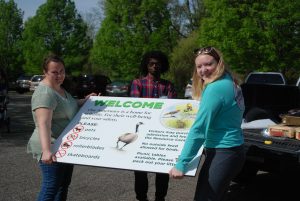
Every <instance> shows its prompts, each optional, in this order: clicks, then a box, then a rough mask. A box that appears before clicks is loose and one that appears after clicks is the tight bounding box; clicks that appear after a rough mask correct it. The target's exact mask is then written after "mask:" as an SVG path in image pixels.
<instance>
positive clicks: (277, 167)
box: [236, 84, 300, 182]
mask: <svg viewBox="0 0 300 201" xmlns="http://www.w3.org/2000/svg"><path fill="white" fill-rule="evenodd" d="M241 88H242V91H243V95H244V99H245V106H246V108H245V113H244V120H245V121H246V122H251V121H253V120H258V119H271V120H272V121H274V122H275V123H280V122H281V118H280V115H281V114H286V113H287V112H288V111H289V110H291V109H295V108H300V90H299V88H298V87H297V86H289V85H269V84H242V85H241ZM243 131H244V137H245V147H246V154H247V159H246V163H245V165H244V168H243V170H242V171H241V173H240V174H239V176H238V177H237V178H236V181H241V182H242V181H248V180H249V179H251V178H253V177H254V176H255V175H256V173H257V172H258V170H262V171H267V172H282V171H289V172H290V171H295V172H300V140H297V139H290V138H284V137H272V136H268V135H265V134H264V132H263V130H262V129H244V130H243Z"/></svg>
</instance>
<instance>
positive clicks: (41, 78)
mask: <svg viewBox="0 0 300 201" xmlns="http://www.w3.org/2000/svg"><path fill="white" fill-rule="evenodd" d="M43 78H44V77H43V76H35V77H33V78H32V80H31V81H32V82H40V81H42V80H43Z"/></svg>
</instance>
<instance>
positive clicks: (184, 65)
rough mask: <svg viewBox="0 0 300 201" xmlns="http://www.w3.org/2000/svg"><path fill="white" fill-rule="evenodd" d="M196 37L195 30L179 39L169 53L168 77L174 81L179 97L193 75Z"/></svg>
mask: <svg viewBox="0 0 300 201" xmlns="http://www.w3.org/2000/svg"><path fill="white" fill-rule="evenodd" d="M197 39H198V33H197V32H196V31H195V32H193V33H192V34H190V35H189V36H188V37H187V38H183V39H181V40H180V41H179V42H178V44H177V46H176V47H175V48H174V50H173V52H172V53H171V62H170V66H171V67H170V72H169V73H168V79H170V80H173V81H174V84H175V87H176V90H177V92H179V97H181V94H182V92H183V90H184V87H185V86H186V84H187V82H188V80H190V79H191V77H192V75H193V70H194V66H195V62H194V58H195V57H194V50H195V49H196V48H198V44H197ZM178 75H180V76H178Z"/></svg>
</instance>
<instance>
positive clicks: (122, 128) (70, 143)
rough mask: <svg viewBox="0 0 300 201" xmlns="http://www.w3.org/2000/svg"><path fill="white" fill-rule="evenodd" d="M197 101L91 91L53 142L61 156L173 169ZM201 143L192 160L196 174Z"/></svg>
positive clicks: (60, 158) (66, 160)
mask: <svg viewBox="0 0 300 201" xmlns="http://www.w3.org/2000/svg"><path fill="white" fill-rule="evenodd" d="M198 105H199V102H198V101H194V100H186V99H182V100H181V99H153V98H151V99H148V98H142V99H137V98H128V97H101V96H100V97H98V96H95V97H90V99H89V100H88V101H87V102H86V103H85V104H84V105H83V106H82V107H81V109H80V110H79V112H78V113H77V114H76V115H75V117H74V118H73V120H72V121H71V122H70V124H69V125H68V126H67V127H66V129H65V130H64V131H63V132H62V134H61V135H60V137H59V138H58V139H57V141H56V143H55V144H54V146H53V152H54V153H56V156H57V161H58V162H63V163H72V164H80V165H90V166H99V167H108V168H117V169H125V170H140V171H147V172H161V173H168V171H169V170H170V168H172V167H173V166H174V165H175V163H176V160H177V159H178V157H179V154H180V152H181V149H182V148H183V145H184V141H185V139H186V136H187V133H188V131H189V129H190V127H191V126H192V124H193V122H194V120H195V117H196V114H197V111H198ZM201 154H202V149H200V151H199V153H198V154H197V156H196V157H195V159H194V160H193V161H192V162H191V163H190V170H189V171H188V172H187V173H186V175H188V176H195V174H196V170H197V167H198V165H199V161H200V157H201Z"/></svg>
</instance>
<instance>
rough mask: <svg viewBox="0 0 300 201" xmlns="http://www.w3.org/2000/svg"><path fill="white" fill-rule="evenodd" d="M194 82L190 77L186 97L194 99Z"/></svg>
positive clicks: (185, 92)
mask: <svg viewBox="0 0 300 201" xmlns="http://www.w3.org/2000/svg"><path fill="white" fill-rule="evenodd" d="M192 83H193V79H190V80H189V82H188V83H187V85H186V87H185V91H184V98H188V99H192Z"/></svg>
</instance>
